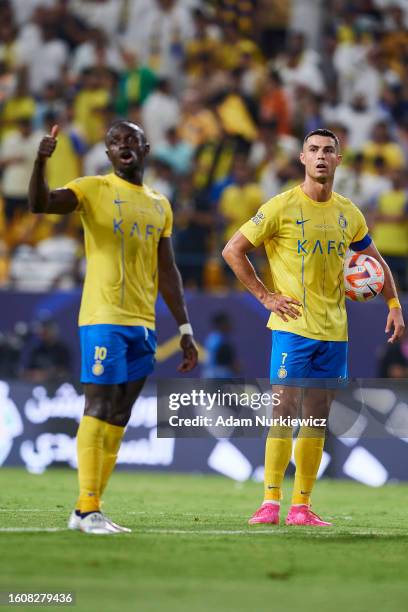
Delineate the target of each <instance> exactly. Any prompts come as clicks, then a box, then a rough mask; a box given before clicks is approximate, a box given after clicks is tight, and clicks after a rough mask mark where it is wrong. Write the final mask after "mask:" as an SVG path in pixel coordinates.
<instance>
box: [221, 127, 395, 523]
mask: <svg viewBox="0 0 408 612" xmlns="http://www.w3.org/2000/svg"><path fill="white" fill-rule="evenodd" d="M300 160H301V162H302V164H303V165H304V166H305V180H304V182H303V184H302V185H299V186H297V187H295V188H294V189H291V190H290V191H286V192H285V193H282V194H280V195H278V196H275V197H274V198H272V199H271V200H269V201H268V202H266V204H264V205H263V206H261V208H260V209H259V211H258V212H257V214H256V215H255V216H254V217H253V218H252V219H251V220H249V221H248V222H247V223H245V224H244V225H243V226H242V227H241V228H240V230H239V231H237V232H236V233H235V235H234V236H233V237H232V238H231V240H230V241H229V242H228V244H227V245H226V246H225V248H224V251H223V256H224V258H225V260H226V261H227V263H228V264H229V265H230V266H231V268H232V270H233V271H234V272H235V274H236V276H237V278H238V279H239V280H240V281H241V282H242V283H243V284H244V285H245V286H246V287H247V288H248V289H249V291H250V292H251V293H252V294H253V295H254V296H255V297H256V298H257V299H258V300H259V301H260V302H261V304H263V305H264V306H265V308H267V309H268V310H270V311H271V316H270V318H269V322H268V327H270V328H271V329H272V354H271V371H270V377H271V383H272V384H273V385H274V392H279V393H280V397H281V402H280V405H279V406H278V407H277V410H276V412H275V410H274V415H273V416H274V417H278V418H279V417H296V416H297V415H298V411H299V409H300V408H301V409H302V417H304V418H308V417H310V418H315V419H327V417H328V414H329V409H330V404H331V402H332V399H333V396H334V391H333V385H332V384H330V382H331V383H333V382H334V381H340V380H344V379H346V378H347V316H346V309H345V296H344V281H343V262H344V257H345V254H346V251H347V249H348V248H351V249H352V250H354V251H358V252H361V253H366V254H367V255H371V256H372V257H374V258H375V259H377V260H378V261H380V263H381V264H382V266H383V268H384V273H385V283H384V289H383V292H382V294H383V297H384V299H385V300H386V301H387V303H388V306H389V314H388V319H387V324H386V330H385V331H386V332H392V336H391V337H390V338H389V340H388V341H389V342H394V341H395V340H396V339H397V338H399V337H401V336H402V334H403V332H404V320H403V316H402V311H401V306H400V303H399V301H398V296H397V292H396V289H395V284H394V280H393V277H392V274H391V272H390V269H389V267H388V266H387V264H386V263H385V261H384V260H383V258H382V257H381V255H380V253H379V252H378V250H377V249H376V247H375V246H374V243H373V241H372V240H371V238H370V236H369V234H368V229H367V225H366V222H365V219H364V217H363V215H362V213H361V212H360V210H359V209H358V208H357V207H356V206H355V205H354V204H353V203H352V202H351V201H350V200H348V199H347V198H344V197H342V196H341V195H339V194H337V193H334V192H333V191H332V187H333V178H334V173H335V170H336V167H337V166H338V164H339V163H340V161H341V155H340V150H339V141H338V138H337V136H336V135H335V134H334V133H333V132H331V131H329V130H325V129H319V130H315V131H313V132H311V133H310V134H308V135H307V136H306V138H305V140H304V143H303V149H302V152H301V154H300ZM261 244H264V246H265V250H266V254H267V257H268V260H269V264H270V268H271V273H272V279H273V290H272V291H269V290H268V289H267V288H266V287H265V285H264V284H263V283H262V281H261V280H260V278H259V277H258V276H257V274H256V272H255V270H254V268H253V266H252V265H251V263H250V261H249V259H248V257H247V253H248V251H250V250H251V249H253V248H254V247H258V246H260V245H261ZM302 395H303V398H302ZM281 422H282V421H281ZM315 424H316V425H317V421H314V422H313V425H315ZM324 437H325V428H324V427H320V421H319V426H318V427H315V426H309V427H306V426H305V427H301V428H300V431H299V434H298V439H297V441H296V446H295V462H296V473H295V482H294V490H293V497H292V506H291V508H290V511H289V514H288V516H287V518H286V524H287V525H315V526H328V525H330V523H327V522H326V521H323V520H321V519H320V518H319V517H318V516H317V515H316V514H314V512H312V511H311V507H310V497H311V492H312V488H313V485H314V482H315V480H316V475H317V471H318V468H319V465H320V461H321V457H322V453H323V446H324ZM291 455H292V427H290V426H289V425H288V426H285V425H282V426H280V427H273V428H271V430H270V432H269V435H268V438H267V441H266V452H265V479H264V502H263V504H262V505H261V507H260V508H259V509H258V510H257V511H256V512H255V514H254V515H253V516H252V517H251V519H250V520H249V523H250V524H251V525H253V524H259V523H269V524H278V523H279V510H280V499H281V485H282V481H283V478H284V474H285V471H286V468H287V466H288V464H289V461H290V458H291Z"/></svg>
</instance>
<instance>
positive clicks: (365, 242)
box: [350, 234, 372, 253]
mask: <svg viewBox="0 0 408 612" xmlns="http://www.w3.org/2000/svg"><path fill="white" fill-rule="evenodd" d="M371 243H372V238H371V236H370V234H366V235H365V236H364V238H363V239H362V240H358V241H357V242H352V243H351V244H350V249H351V250H352V251H356V252H357V253H358V251H364V249H366V248H367V247H369V246H370V244H371Z"/></svg>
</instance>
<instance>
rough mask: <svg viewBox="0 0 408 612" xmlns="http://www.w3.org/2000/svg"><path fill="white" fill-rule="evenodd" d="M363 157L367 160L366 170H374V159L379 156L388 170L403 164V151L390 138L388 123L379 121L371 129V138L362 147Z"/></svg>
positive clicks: (400, 166) (395, 168)
mask: <svg viewBox="0 0 408 612" xmlns="http://www.w3.org/2000/svg"><path fill="white" fill-rule="evenodd" d="M363 155H364V159H365V160H366V161H367V170H368V171H369V172H375V167H374V160H375V158H376V157H378V156H381V157H383V158H384V160H385V163H386V166H387V167H388V168H389V169H390V170H397V169H399V168H402V167H403V166H404V162H405V159H404V152H403V150H402V148H401V147H400V145H399V144H398V143H396V142H394V141H393V140H392V137H391V134H390V130H389V127H388V123H387V122H386V121H379V122H378V123H377V124H376V125H375V126H374V129H373V131H372V136H371V140H370V141H369V142H367V144H366V145H365V146H364V147H363Z"/></svg>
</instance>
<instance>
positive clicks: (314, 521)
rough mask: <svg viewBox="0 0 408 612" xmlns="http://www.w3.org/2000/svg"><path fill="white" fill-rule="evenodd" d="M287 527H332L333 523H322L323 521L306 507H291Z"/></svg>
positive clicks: (286, 522)
mask: <svg viewBox="0 0 408 612" xmlns="http://www.w3.org/2000/svg"><path fill="white" fill-rule="evenodd" d="M285 524H286V525H306V526H310V527H330V526H331V525H332V523H328V522H326V521H322V519H321V518H320V517H319V516H317V514H315V513H314V512H312V511H311V509H310V507H309V506H307V505H306V504H305V505H301V506H291V508H290V510H289V514H288V516H287V517H286V521H285Z"/></svg>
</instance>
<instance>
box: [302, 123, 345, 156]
mask: <svg viewBox="0 0 408 612" xmlns="http://www.w3.org/2000/svg"><path fill="white" fill-rule="evenodd" d="M311 136H325V137H326V138H332V139H333V140H334V142H335V143H336V150H337V151H339V150H340V141H339V139H338V137H337V136H336V134H335V133H334V132H332V131H331V130H328V129H326V128H319V129H318V130H312V131H311V132H309V133H308V134H306V136H305V138H304V140H303V144H306V142H307V141H308V140H309V138H310V137H311Z"/></svg>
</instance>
